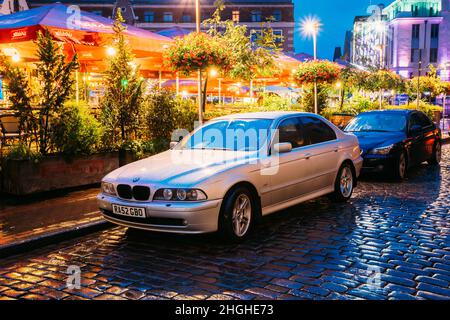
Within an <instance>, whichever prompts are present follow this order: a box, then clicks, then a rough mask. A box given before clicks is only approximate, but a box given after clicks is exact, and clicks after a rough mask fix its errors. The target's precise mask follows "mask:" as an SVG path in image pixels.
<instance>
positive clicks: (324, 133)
mask: <svg viewBox="0 0 450 320" xmlns="http://www.w3.org/2000/svg"><path fill="white" fill-rule="evenodd" d="M301 121H302V123H303V128H304V130H305V134H306V136H307V137H308V139H309V142H310V144H316V143H321V142H326V141H331V140H336V133H335V132H334V130H333V129H331V128H330V127H329V126H328V125H327V124H326V123H325V122H323V121H322V120H320V119H318V118H313V117H302V118H301Z"/></svg>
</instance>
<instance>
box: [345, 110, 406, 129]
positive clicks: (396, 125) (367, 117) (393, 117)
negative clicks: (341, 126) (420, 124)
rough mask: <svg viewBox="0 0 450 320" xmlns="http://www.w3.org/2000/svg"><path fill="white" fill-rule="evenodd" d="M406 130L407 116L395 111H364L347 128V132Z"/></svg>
mask: <svg viewBox="0 0 450 320" xmlns="http://www.w3.org/2000/svg"><path fill="white" fill-rule="evenodd" d="M405 130H406V116H405V115H403V114H394V113H381V112H376V113H362V114H360V115H358V116H356V117H355V118H354V119H353V120H352V121H350V123H349V124H348V125H347V127H346V128H345V131H347V132H365V131H378V132H398V131H405Z"/></svg>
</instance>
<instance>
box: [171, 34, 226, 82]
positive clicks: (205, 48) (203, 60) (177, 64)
mask: <svg viewBox="0 0 450 320" xmlns="http://www.w3.org/2000/svg"><path fill="white" fill-rule="evenodd" d="M229 57H230V55H229V53H228V49H227V47H226V46H224V45H222V44H221V43H220V41H219V40H218V39H216V38H213V37H211V36H209V35H207V34H205V33H197V32H192V33H190V34H188V35H187V36H185V37H183V38H178V39H176V40H175V42H174V43H173V44H172V45H171V46H170V47H169V49H168V50H167V52H166V53H165V55H164V63H165V65H166V66H167V67H169V68H170V69H172V70H173V71H177V72H181V73H182V74H184V75H186V76H187V75H190V74H192V73H193V72H195V71H197V70H198V69H201V70H205V69H207V68H209V67H212V66H215V67H217V68H219V69H221V70H224V71H226V70H228V69H229V68H230V65H231V63H230V58H229Z"/></svg>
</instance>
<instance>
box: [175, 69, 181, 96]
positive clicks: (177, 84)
mask: <svg viewBox="0 0 450 320" xmlns="http://www.w3.org/2000/svg"><path fill="white" fill-rule="evenodd" d="M175 81H176V87H177V96H179V95H180V76H179V75H178V72H177V77H176V79H175Z"/></svg>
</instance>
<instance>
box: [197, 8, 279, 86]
mask: <svg viewBox="0 0 450 320" xmlns="http://www.w3.org/2000/svg"><path fill="white" fill-rule="evenodd" d="M215 6H216V8H217V9H216V10H215V12H214V13H213V15H212V17H211V18H210V19H207V20H205V21H204V22H203V24H204V25H205V26H206V27H208V31H207V32H208V34H209V35H211V36H212V37H213V38H214V39H216V40H217V41H219V42H220V43H223V45H224V46H225V47H226V48H228V49H229V59H230V62H231V67H230V68H229V69H228V72H226V73H225V75H226V76H227V77H229V78H231V79H238V80H245V81H250V80H252V79H254V78H255V77H257V76H258V75H259V76H273V75H274V74H276V73H277V72H278V71H279V68H278V66H277V65H276V63H275V58H276V56H277V55H278V54H279V53H280V52H281V46H282V44H283V37H282V36H278V35H275V34H274V32H273V30H272V27H271V25H270V22H271V19H269V20H268V21H266V22H263V23H261V28H260V30H258V32H259V34H258V35H257V36H256V41H254V42H252V40H251V38H250V37H249V36H248V29H247V26H246V25H240V24H238V23H236V22H234V21H232V20H222V17H221V14H222V12H223V10H224V8H225V6H224V2H223V0H217V1H216V2H215ZM252 32H256V31H252Z"/></svg>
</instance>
